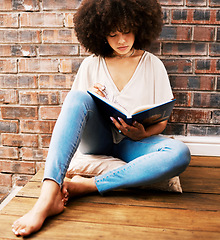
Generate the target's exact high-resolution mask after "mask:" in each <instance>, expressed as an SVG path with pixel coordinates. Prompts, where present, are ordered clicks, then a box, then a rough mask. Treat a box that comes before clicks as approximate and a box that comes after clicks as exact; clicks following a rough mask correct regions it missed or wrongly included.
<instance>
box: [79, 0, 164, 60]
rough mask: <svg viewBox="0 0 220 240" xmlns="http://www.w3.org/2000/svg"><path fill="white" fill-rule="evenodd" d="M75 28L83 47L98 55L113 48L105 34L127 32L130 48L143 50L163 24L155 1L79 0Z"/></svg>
mask: <svg viewBox="0 0 220 240" xmlns="http://www.w3.org/2000/svg"><path fill="white" fill-rule="evenodd" d="M74 24H75V31H76V35H77V38H78V40H79V42H80V43H81V44H82V45H83V46H84V47H85V49H86V50H87V51H89V52H91V53H94V54H95V55H97V56H98V55H99V56H102V57H108V56H111V55H112V53H113V49H112V48H111V47H110V46H109V44H108V43H107V40H106V37H107V36H108V35H109V34H110V33H111V32H115V31H119V32H128V31H131V32H133V33H134V35H135V42H134V48H135V49H146V48H147V47H149V46H150V44H151V42H152V41H153V40H155V39H156V38H157V37H158V36H159V34H160V32H161V30H162V25H163V20H162V11H161V6H160V4H159V3H158V1H157V0H83V1H82V3H81V5H80V7H79V8H78V10H77V12H76V14H75V15H74Z"/></svg>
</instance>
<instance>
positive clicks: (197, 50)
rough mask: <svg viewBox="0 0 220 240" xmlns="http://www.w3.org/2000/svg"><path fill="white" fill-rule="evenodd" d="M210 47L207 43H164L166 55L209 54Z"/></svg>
mask: <svg viewBox="0 0 220 240" xmlns="http://www.w3.org/2000/svg"><path fill="white" fill-rule="evenodd" d="M207 53H208V48H207V45H206V44H205V43H182V42H181V43H164V44H163V54H164V55H183V56H186V55H190V56H192V55H194V56H198V55H202V56H204V55H207Z"/></svg>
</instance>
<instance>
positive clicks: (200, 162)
mask: <svg viewBox="0 0 220 240" xmlns="http://www.w3.org/2000/svg"><path fill="white" fill-rule="evenodd" d="M190 166H197V167H218V168H219V167H220V157H207V156H192V159H191V162H190Z"/></svg>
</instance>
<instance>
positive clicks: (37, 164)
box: [36, 162, 45, 171]
mask: <svg viewBox="0 0 220 240" xmlns="http://www.w3.org/2000/svg"><path fill="white" fill-rule="evenodd" d="M44 167H45V162H36V171H39V170H40V169H42V168H44Z"/></svg>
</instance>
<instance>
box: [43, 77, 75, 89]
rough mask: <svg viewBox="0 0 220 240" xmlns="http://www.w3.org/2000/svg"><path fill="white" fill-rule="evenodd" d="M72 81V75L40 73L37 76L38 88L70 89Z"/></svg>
mask: <svg viewBox="0 0 220 240" xmlns="http://www.w3.org/2000/svg"><path fill="white" fill-rule="evenodd" d="M73 81H74V75H72V74H68V75H67V74H65V75H40V76H39V87H40V88H47V89H53V88H56V89H57V88H59V89H70V88H71V87H72V84H73Z"/></svg>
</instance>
